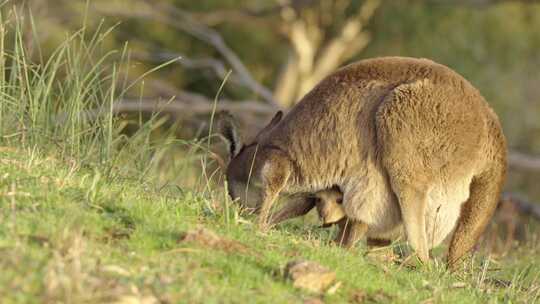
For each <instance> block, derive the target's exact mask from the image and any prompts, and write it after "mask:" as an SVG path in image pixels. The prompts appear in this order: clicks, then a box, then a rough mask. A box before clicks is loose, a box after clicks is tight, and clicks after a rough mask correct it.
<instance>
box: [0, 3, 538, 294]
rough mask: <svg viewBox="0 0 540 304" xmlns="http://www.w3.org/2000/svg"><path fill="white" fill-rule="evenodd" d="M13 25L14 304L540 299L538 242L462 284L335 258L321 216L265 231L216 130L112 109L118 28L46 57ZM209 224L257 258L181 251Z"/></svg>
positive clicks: (7, 42)
mask: <svg viewBox="0 0 540 304" xmlns="http://www.w3.org/2000/svg"><path fill="white" fill-rule="evenodd" d="M1 18H2V21H1V22H0V24H1V27H0V55H1V58H2V60H0V268H1V269H2V271H1V272H0V298H1V301H0V302H2V303H10V302H13V303H15V302H17V303H20V302H63V303H80V302H92V303H103V302H112V301H124V302H130V301H131V302H130V303H139V302H144V301H146V302H144V303H153V302H156V301H161V302H165V303H176V302H182V303H194V302H195V303H224V302H225V303H227V302H233V303H238V302H240V303H268V302H273V303H289V302H300V303H301V302H303V301H304V300H307V299H311V298H321V299H323V300H325V301H327V302H347V301H351V299H354V295H355V294H357V293H359V292H364V293H366V294H367V295H368V296H369V295H381V294H382V295H384V297H383V301H388V302H404V303H419V302H422V301H426V302H433V303H440V302H451V303H471V302H499V301H503V302H504V301H506V302H520V301H522V302H526V303H531V302H534V301H538V297H539V292H540V289H539V287H538V286H539V285H538V276H537V275H536V274H537V273H538V272H539V271H540V269H539V268H538V267H539V266H538V263H537V262H535V261H536V259H537V258H538V251H537V248H536V247H531V249H530V251H529V252H526V253H523V254H521V255H519V256H518V255H517V254H518V253H516V257H513V259H512V260H511V261H506V260H503V261H499V262H498V263H499V264H497V265H494V266H492V265H493V264H492V263H493V262H492V261H491V259H489V258H486V257H483V256H482V257H480V256H479V257H477V259H474V260H472V262H471V263H469V264H467V265H465V268H464V270H463V271H462V272H460V273H458V274H450V273H448V272H447V271H446V269H445V266H444V264H443V263H442V262H441V259H440V258H438V259H437V260H436V262H434V263H433V265H431V266H430V267H426V268H421V269H415V270H411V269H408V268H406V267H401V266H399V265H394V264H392V263H384V262H377V261H373V260H371V259H369V258H367V257H365V256H364V253H365V248H364V247H363V246H359V247H358V248H355V249H354V250H350V251H347V250H344V249H341V248H336V247H335V246H332V245H331V242H330V240H331V239H332V236H331V232H332V231H329V230H325V229H321V228H318V227H317V226H316V225H315V224H314V223H312V222H310V221H309V218H308V219H305V220H304V219H298V220H295V221H292V222H291V223H288V224H285V225H282V226H280V227H277V228H276V229H274V230H272V231H270V232H269V233H266V234H263V233H260V232H258V231H257V230H256V229H255V228H254V225H253V221H252V220H253V219H252V218H251V217H250V216H249V215H245V214H243V213H242V212H241V210H239V208H238V206H236V205H235V204H233V203H232V202H231V201H230V199H229V197H228V196H227V194H226V193H225V192H224V189H223V187H222V184H221V181H220V180H219V174H217V173H216V172H217V171H216V169H215V168H217V165H216V164H215V163H216V161H215V160H216V159H217V156H215V155H213V154H211V152H210V151H209V149H210V144H209V140H210V135H211V134H209V137H208V138H202V139H199V140H191V141H185V140H179V139H177V138H176V137H175V136H174V135H173V134H172V133H169V132H167V131H166V129H167V128H166V127H165V122H166V121H165V118H162V117H161V116H158V115H154V116H152V117H151V118H150V119H149V120H146V121H142V120H137V121H135V122H133V121H130V120H123V119H119V118H117V117H116V116H115V115H113V114H114V113H113V109H112V105H113V103H114V102H115V100H118V99H121V98H122V97H123V95H124V94H126V92H127V91H128V90H129V88H130V87H132V86H133V83H128V82H127V81H126V80H125V79H124V78H122V77H124V76H121V75H122V73H120V72H119V69H120V67H121V66H129V64H126V61H129V51H128V48H127V47H126V48H124V49H123V50H121V51H118V52H116V51H104V50H103V48H102V47H101V44H102V43H103V41H104V39H105V38H106V36H107V33H108V31H110V30H114V29H110V30H98V31H97V32H94V33H88V32H87V31H86V29H85V28H84V27H83V28H82V29H81V30H80V31H78V32H76V33H73V34H70V35H68V36H66V40H65V42H64V43H63V44H62V45H60V46H58V48H57V49H56V50H55V51H54V52H53V53H52V54H51V56H49V57H47V58H46V59H44V58H41V56H37V58H38V59H36V57H34V56H29V54H28V50H27V47H26V44H25V41H27V37H26V36H25V35H27V34H28V32H27V31H23V26H22V21H21V19H20V17H19V16H17V15H15V14H14V13H13V12H10V11H7V12H4V15H2V16H1ZM27 18H30V21H28V20H27V21H25V22H30V24H31V26H32V27H35V26H36V25H35V24H34V21H33V20H31V17H27ZM32 33H35V31H32V32H31V34H32ZM38 53H39V51H38ZM157 68H159V67H156V69H157ZM150 72H152V71H149V73H150ZM143 76H144V75H143ZM139 80H140V78H139ZM217 94H219V92H218V93H217ZM216 99H217V98H216ZM127 125H135V126H136V130H135V131H132V132H129V133H128V132H125V130H126V126H127ZM210 125H211V123H210ZM164 130H165V131H164ZM127 134H129V136H128V135H127ZM201 226H202V227H206V228H208V229H211V230H213V231H215V232H216V234H217V235H218V236H219V237H221V238H225V239H227V240H230V241H231V242H237V243H238V244H240V245H238V246H240V247H238V248H245V249H242V250H237V249H233V250H224V249H223V248H213V247H205V246H201V245H197V244H185V243H183V242H181V241H180V239H181V235H182V233H184V232H185V231H188V230H191V229H194V228H196V227H201ZM298 258H304V259H311V260H315V261H318V262H319V263H321V264H323V265H325V266H327V267H330V268H331V269H333V270H335V271H336V273H337V278H338V281H339V282H341V287H339V288H338V289H337V291H336V292H335V293H334V294H326V295H316V294H310V293H308V292H305V291H301V290H296V289H294V288H293V287H292V285H291V284H290V282H288V281H287V280H285V279H284V278H283V267H284V265H285V264H286V263H287V262H288V261H290V260H292V259H298ZM494 268H498V269H502V270H497V271H494V270H493V269H494ZM497 282H499V283H500V282H503V283H500V284H499V283H497ZM497 284H499V285H497Z"/></svg>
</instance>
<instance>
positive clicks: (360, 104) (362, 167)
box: [222, 57, 506, 266]
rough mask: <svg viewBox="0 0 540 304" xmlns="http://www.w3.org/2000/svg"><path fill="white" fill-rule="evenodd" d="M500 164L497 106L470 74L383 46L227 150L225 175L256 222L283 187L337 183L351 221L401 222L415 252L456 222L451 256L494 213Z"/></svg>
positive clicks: (388, 231)
mask: <svg viewBox="0 0 540 304" xmlns="http://www.w3.org/2000/svg"><path fill="white" fill-rule="evenodd" d="M222 126H223V128H222V129H223V130H228V129H234V128H232V127H229V124H228V123H226V122H225V123H224V124H222ZM226 137H227V136H226ZM229 139H231V140H232V139H233V137H229ZM236 145H237V146H239V145H240V144H239V143H236ZM505 171H506V143H505V139H504V135H503V133H502V130H501V126H500V124H499V121H498V119H497V116H496V115H495V113H494V112H493V111H492V110H491V109H490V107H489V105H488V104H487V103H486V101H485V100H484V98H483V97H482V96H481V95H480V93H479V92H478V91H477V90H476V89H475V88H474V87H473V86H472V85H471V84H470V83H469V82H467V81H466V80H465V79H464V78H463V77H461V76H460V75H458V74H457V73H455V72H454V71H452V70H450V69H449V68H447V67H445V66H443V65H440V64H437V63H435V62H432V61H429V60H426V59H413V58H401V57H385V58H375V59H369V60H363V61H360V62H357V63H354V64H351V65H349V66H346V67H344V68H342V69H340V70H338V71H337V72H335V73H334V74H332V75H330V76H328V77H327V78H325V79H324V80H323V81H321V83H319V84H318V85H317V86H316V87H315V88H314V89H313V90H312V91H311V92H309V93H308V94H307V95H306V96H305V97H304V98H303V99H302V100H301V101H300V102H299V103H298V104H297V105H296V106H295V107H294V108H293V109H292V110H291V111H290V112H289V113H288V114H287V115H286V116H285V117H284V118H283V119H282V120H280V119H274V120H273V122H272V123H271V124H270V125H269V126H268V127H266V128H265V129H264V130H263V132H261V134H259V136H258V137H257V139H256V140H255V142H253V143H251V144H250V145H247V146H242V149H241V150H240V151H238V153H236V154H233V155H232V159H231V162H230V164H229V166H228V169H227V179H228V181H229V193H230V194H231V196H232V197H233V198H239V199H240V200H241V201H242V202H243V203H244V204H247V205H249V206H254V207H255V208H257V209H259V211H260V218H259V225H260V227H261V228H263V229H264V228H266V227H267V218H268V215H269V212H270V209H271V206H272V204H273V203H274V201H275V200H276V198H277V197H278V195H279V194H280V193H290V194H294V193H316V192H318V191H321V190H325V189H329V188H330V187H332V186H333V185H337V186H338V187H339V188H340V189H341V190H342V191H343V195H344V200H343V208H344V210H345V214H346V215H347V218H348V219H349V220H350V221H352V222H353V223H356V224H358V225H365V226H366V227H367V231H366V233H367V236H368V237H372V238H378V239H389V238H393V237H396V236H399V235H400V234H401V233H402V232H404V233H405V234H406V236H407V239H408V241H409V244H410V245H411V246H412V247H413V249H414V250H415V252H416V254H417V255H418V257H419V258H420V259H421V260H422V261H427V260H428V259H429V255H428V250H429V249H430V248H432V247H434V246H436V245H438V244H439V243H440V242H442V240H443V239H444V238H445V237H446V236H447V235H448V234H450V233H451V232H452V231H453V230H454V233H453V236H452V241H451V245H450V249H449V253H448V263H449V265H450V266H454V265H455V264H456V262H457V261H458V260H459V259H460V258H461V257H462V256H463V255H464V254H465V253H467V252H468V251H469V250H470V249H471V248H472V247H473V245H474V244H475V242H476V241H477V239H478V237H479V235H480V234H481V232H482V231H483V230H484V228H485V226H486V224H487V222H488V221H489V219H490V218H491V216H492V214H493V211H494V210H495V207H496V204H497V200H498V196H499V193H500V191H501V187H502V184H503V181H504V177H505ZM359 230H360V231H361V230H362V229H359Z"/></svg>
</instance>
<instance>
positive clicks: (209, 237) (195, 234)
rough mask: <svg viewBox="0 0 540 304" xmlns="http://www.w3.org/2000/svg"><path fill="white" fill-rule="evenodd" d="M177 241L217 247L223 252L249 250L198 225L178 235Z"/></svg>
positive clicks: (243, 251) (244, 251) (245, 251)
mask: <svg viewBox="0 0 540 304" xmlns="http://www.w3.org/2000/svg"><path fill="white" fill-rule="evenodd" d="M178 242H179V243H191V244H196V245H198V246H202V247H207V248H212V249H219V250H222V251H225V252H236V253H248V252H249V251H250V250H249V248H248V247H247V246H245V245H244V244H242V243H240V242H238V241H235V240H231V239H226V238H223V237H220V236H219V235H217V234H216V233H215V232H213V231H212V230H209V229H206V228H203V227H199V228H196V229H193V230H188V231H186V232H184V233H182V234H181V235H180V238H179V239H178Z"/></svg>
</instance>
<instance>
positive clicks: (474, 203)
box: [448, 164, 505, 270]
mask: <svg viewBox="0 0 540 304" xmlns="http://www.w3.org/2000/svg"><path fill="white" fill-rule="evenodd" d="M504 176H505V168H504V167H503V166H501V165H499V164H497V165H495V166H493V167H492V168H491V169H490V170H488V171H486V172H484V173H483V174H481V175H479V176H476V177H474V178H473V180H472V182H471V186H470V195H469V199H468V200H467V201H466V202H465V204H464V205H463V206H462V208H461V214H460V217H459V219H458V223H457V226H456V229H455V231H454V234H453V236H452V240H451V242H450V246H449V251H448V268H449V269H451V270H455V269H456V267H457V265H458V262H459V261H460V259H461V258H462V257H463V256H464V255H465V254H466V253H467V252H469V251H470V250H471V249H472V248H473V246H474V245H475V244H476V242H477V241H478V238H479V237H480V235H481V234H482V233H483V232H484V230H485V228H486V226H487V224H488V223H489V220H490V219H491V216H492V215H493V213H494V212H495V209H496V207H497V203H498V201H499V195H500V192H501V188H502V183H503V180H504Z"/></svg>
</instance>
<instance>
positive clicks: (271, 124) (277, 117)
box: [265, 111, 283, 130]
mask: <svg viewBox="0 0 540 304" xmlns="http://www.w3.org/2000/svg"><path fill="white" fill-rule="evenodd" d="M282 118H283V111H277V113H276V115H274V118H272V120H271V121H270V122H269V123H268V125H267V126H266V127H265V129H268V130H269V129H272V128H273V127H275V126H276V125H277V124H278V123H279V122H280V121H281V119H282Z"/></svg>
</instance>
